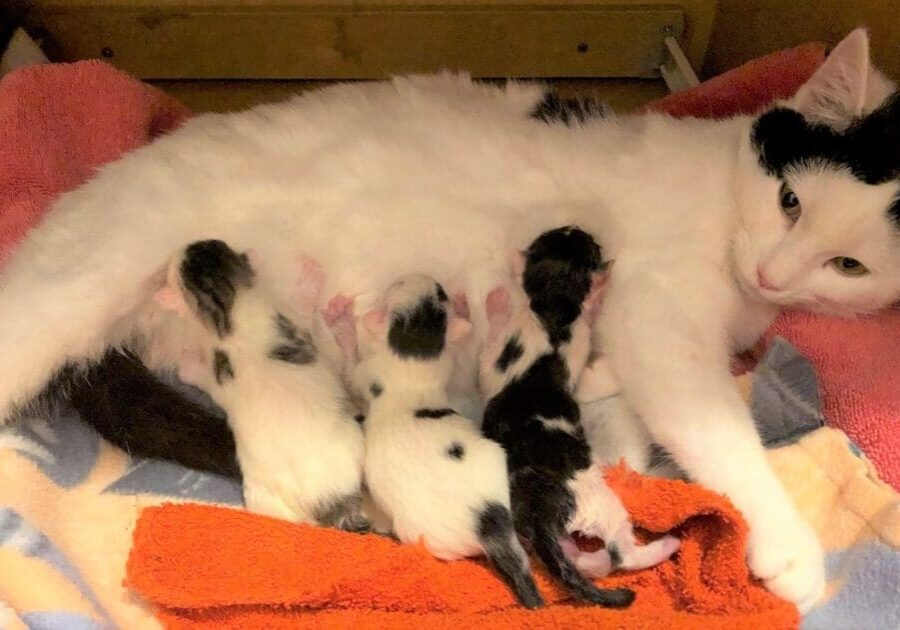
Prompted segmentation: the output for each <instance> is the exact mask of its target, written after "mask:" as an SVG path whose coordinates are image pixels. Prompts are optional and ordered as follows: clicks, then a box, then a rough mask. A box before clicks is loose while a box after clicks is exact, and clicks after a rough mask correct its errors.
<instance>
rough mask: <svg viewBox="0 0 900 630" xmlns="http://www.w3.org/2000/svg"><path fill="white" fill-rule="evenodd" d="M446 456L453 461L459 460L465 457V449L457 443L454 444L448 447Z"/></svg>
mask: <svg viewBox="0 0 900 630" xmlns="http://www.w3.org/2000/svg"><path fill="white" fill-rule="evenodd" d="M447 455H449V456H450V457H452V458H453V459H460V460H461V459H462V458H463V457H465V455H466V449H465V448H464V447H463V445H462V444H460V443H459V442H454V443H453V444H451V445H450V448H448V449H447Z"/></svg>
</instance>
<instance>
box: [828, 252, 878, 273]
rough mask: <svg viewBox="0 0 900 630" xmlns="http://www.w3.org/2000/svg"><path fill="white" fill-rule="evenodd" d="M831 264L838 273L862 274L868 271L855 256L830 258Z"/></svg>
mask: <svg viewBox="0 0 900 630" xmlns="http://www.w3.org/2000/svg"><path fill="white" fill-rule="evenodd" d="M831 265H832V266H833V267H834V268H835V269H837V270H838V272H839V273H841V274H843V275H845V276H864V275H866V274H867V273H869V270H868V269H867V268H866V266H865V265H864V264H862V263H861V262H859V261H858V260H856V259H855V258H849V257H847V256H838V257H837V258H832V259H831Z"/></svg>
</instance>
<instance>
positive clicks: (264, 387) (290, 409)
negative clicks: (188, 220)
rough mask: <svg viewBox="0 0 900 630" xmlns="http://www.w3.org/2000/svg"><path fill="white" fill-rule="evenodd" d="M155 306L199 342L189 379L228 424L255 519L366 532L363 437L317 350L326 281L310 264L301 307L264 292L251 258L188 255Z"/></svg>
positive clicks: (174, 267) (217, 252) (185, 369)
mask: <svg viewBox="0 0 900 630" xmlns="http://www.w3.org/2000/svg"><path fill="white" fill-rule="evenodd" d="M166 282H167V284H166V286H165V287H164V288H163V289H161V290H160V291H158V292H157V293H156V295H155V298H156V300H157V302H158V303H159V304H161V305H162V306H163V307H164V308H167V309H171V310H174V311H175V312H177V313H178V314H180V315H181V316H182V317H183V318H185V319H186V320H187V323H188V325H190V326H192V327H193V328H194V329H196V330H195V332H196V334H195V338H196V340H197V342H196V343H197V345H196V347H194V348H191V349H189V350H188V351H186V353H185V356H184V358H183V361H182V362H181V364H180V366H179V367H180V371H179V376H180V377H181V379H182V380H183V381H185V382H186V383H190V384H192V385H196V386H197V387H199V388H201V389H203V390H205V391H206V392H207V393H208V394H209V395H210V396H211V397H212V398H213V400H215V402H216V403H217V404H218V405H219V406H221V407H222V409H224V410H225V412H226V413H227V414H228V422H229V424H230V426H231V429H232V431H233V432H234V437H235V442H236V446H237V457H238V462H239V464H240V467H241V471H242V473H243V481H244V501H245V503H246V505H247V509H249V510H251V511H254V512H259V513H261V514H268V515H270V516H275V517H279V518H283V519H286V520H290V521H295V522H305V523H316V524H320V525H328V526H332V527H337V528H340V529H346V530H350V531H367V530H368V529H369V523H368V521H367V520H366V519H365V518H364V517H363V516H362V515H361V511H360V508H361V494H360V492H361V482H362V467H363V458H364V443H363V435H362V430H361V429H360V426H359V424H358V423H357V422H356V421H355V420H354V418H353V413H352V411H351V410H350V409H349V408H348V405H347V402H346V396H345V394H344V389H343V387H342V386H341V383H340V381H339V379H338V378H337V376H335V373H334V370H333V369H332V367H331V366H330V365H326V364H325V363H323V360H324V359H323V357H321V356H320V353H319V352H318V349H317V348H316V345H315V343H314V341H313V337H312V332H311V331H312V329H313V327H314V324H315V317H316V302H317V300H318V297H319V293H320V290H321V287H322V284H323V282H324V274H323V272H322V270H321V268H320V267H319V266H318V264H317V263H315V262H314V261H311V260H307V261H306V263H305V265H304V269H303V272H302V275H301V277H300V279H299V281H298V285H297V294H296V299H295V304H294V305H293V308H291V307H289V306H288V305H276V304H275V302H274V301H273V300H272V298H271V296H270V295H269V294H268V293H267V292H265V291H264V290H263V289H262V287H260V286H258V285H257V283H256V274H255V272H254V270H253V268H252V267H251V264H250V259H249V258H248V256H247V254H237V253H236V252H234V251H233V250H231V249H230V248H229V247H228V245H226V244H225V243H224V242H222V241H214V240H210V241H200V242H196V243H193V244H192V245H190V246H188V247H187V249H186V250H185V251H184V252H183V253H182V254H181V255H180V256H178V257H177V258H176V259H175V260H174V261H173V263H172V264H171V265H170V267H169V270H168V276H167V281H166Z"/></svg>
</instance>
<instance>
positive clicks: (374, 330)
mask: <svg viewBox="0 0 900 630" xmlns="http://www.w3.org/2000/svg"><path fill="white" fill-rule="evenodd" d="M362 321H363V327H364V328H365V329H366V332H367V333H369V334H370V335H371V336H372V337H374V338H375V339H381V338H383V337H384V336H385V335H387V310H385V309H384V308H379V309H376V310H374V311H369V312H368V313H366V314H365V315H363V318H362Z"/></svg>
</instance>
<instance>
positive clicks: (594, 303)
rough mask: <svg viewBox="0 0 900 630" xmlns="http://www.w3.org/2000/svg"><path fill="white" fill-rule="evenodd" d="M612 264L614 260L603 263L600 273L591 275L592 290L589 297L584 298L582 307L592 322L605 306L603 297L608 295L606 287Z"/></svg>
mask: <svg viewBox="0 0 900 630" xmlns="http://www.w3.org/2000/svg"><path fill="white" fill-rule="evenodd" d="M612 264H613V261H612V260H609V261H606V262H604V263H603V266H602V267H601V268H600V271H597V272H596V273H592V274H591V288H590V290H589V291H588V294H587V297H586V298H584V303H583V304H582V305H581V310H582V311H583V312H584V314H585V316H586V317H587V318H588V319H589V320H591V321H593V319H594V318H595V317H596V316H597V313H598V312H599V311H600V306H601V305H602V304H603V295H604V294H605V293H606V286H607V284H608V283H609V275H610V270H611V269H612Z"/></svg>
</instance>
